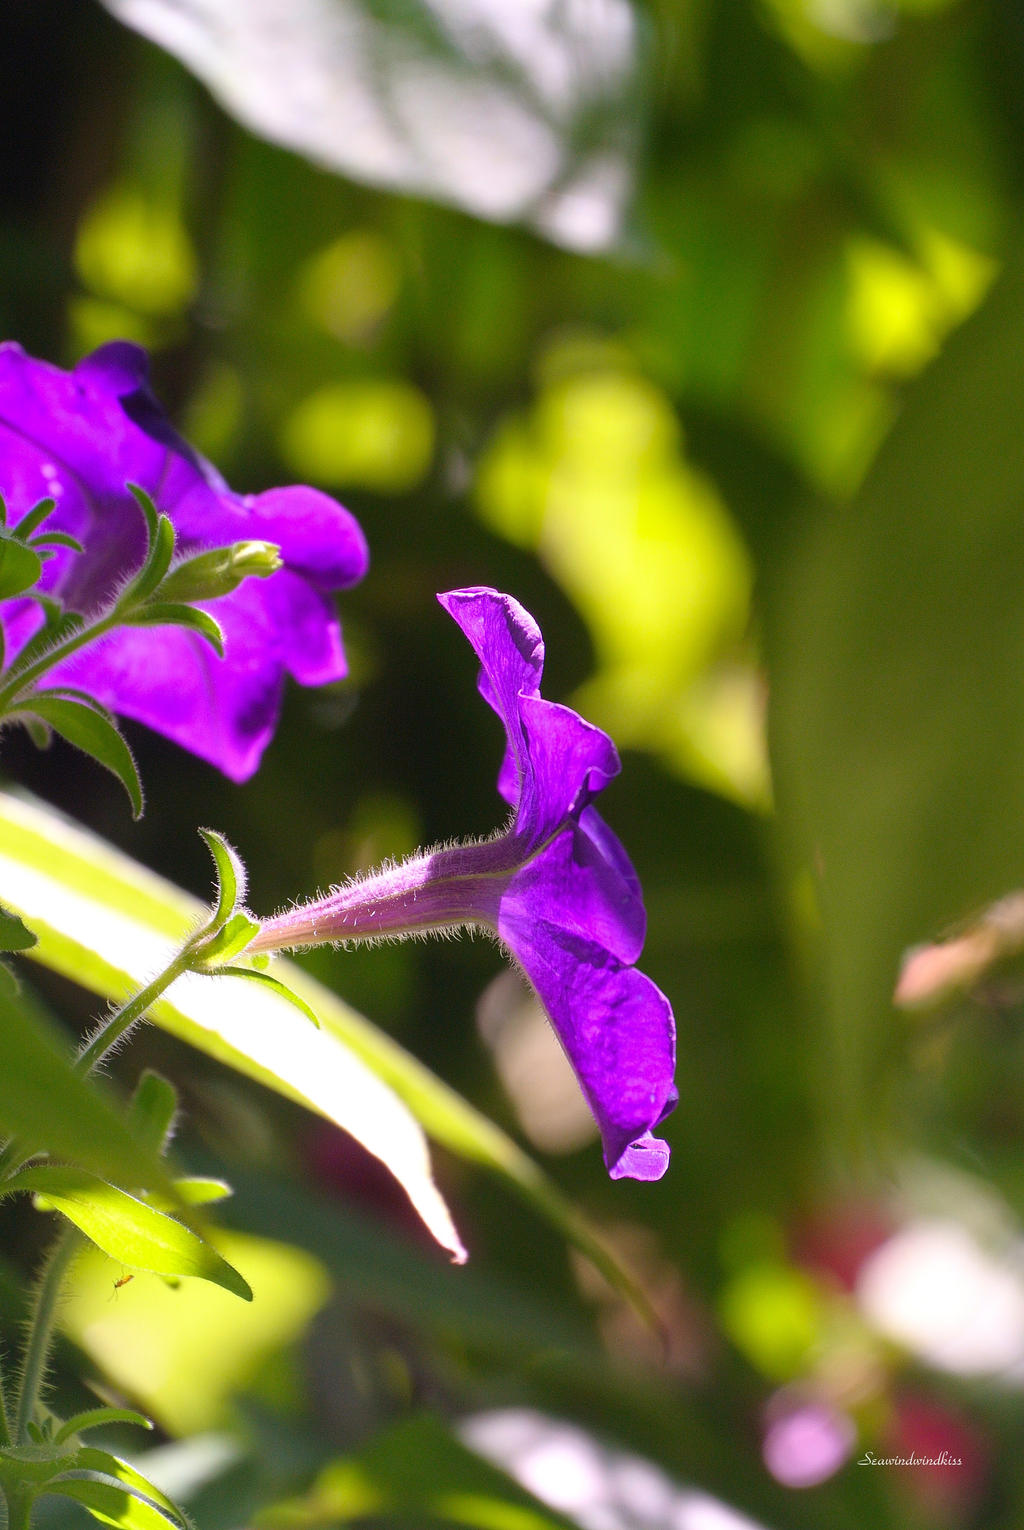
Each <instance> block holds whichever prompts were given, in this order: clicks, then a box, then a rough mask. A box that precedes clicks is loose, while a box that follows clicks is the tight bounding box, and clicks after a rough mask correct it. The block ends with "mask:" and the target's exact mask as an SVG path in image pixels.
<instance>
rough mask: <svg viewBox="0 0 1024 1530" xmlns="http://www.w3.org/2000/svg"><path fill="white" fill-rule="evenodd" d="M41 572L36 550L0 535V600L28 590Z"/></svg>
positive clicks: (40, 559)
mask: <svg viewBox="0 0 1024 1530" xmlns="http://www.w3.org/2000/svg"><path fill="white" fill-rule="evenodd" d="M42 572H43V560H42V558H40V556H39V554H38V553H37V552H33V550H32V548H31V547H26V546H25V544H24V542H18V541H16V540H15V539H14V537H12V536H9V535H4V536H0V600H8V599H10V597H11V596H12V595H21V594H23V593H24V591H25V590H30V589H31V588H32V586H33V585H35V584H38V582H39V578H40V576H41V574H42Z"/></svg>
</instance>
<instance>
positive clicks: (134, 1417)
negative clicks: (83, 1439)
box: [53, 1408, 153, 1445]
mask: <svg viewBox="0 0 1024 1530" xmlns="http://www.w3.org/2000/svg"><path fill="white" fill-rule="evenodd" d="M108 1424H136V1425H137V1426H138V1427H139V1428H140V1429H152V1427H153V1420H152V1419H151V1418H147V1417H146V1415H145V1414H144V1413H137V1412H136V1411H135V1409H134V1408H89V1409H88V1410H87V1411H86V1412H85V1413H76V1414H75V1415H74V1417H73V1418H69V1419H67V1420H66V1421H65V1422H64V1423H63V1424H62V1425H61V1426H60V1428H59V1429H58V1430H57V1433H56V1434H55V1435H54V1437H53V1443H54V1444H55V1445H62V1444H63V1443H64V1441H65V1440H70V1439H71V1438H72V1436H73V1435H76V1434H84V1433H85V1431H86V1430H87V1429H103V1428H105V1427H106V1425H108Z"/></svg>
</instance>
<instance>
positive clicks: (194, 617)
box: [127, 601, 224, 658]
mask: <svg viewBox="0 0 1024 1530" xmlns="http://www.w3.org/2000/svg"><path fill="white" fill-rule="evenodd" d="M127 620H128V621H129V622H130V623H131V625H132V626H133V627H189V628H191V630H192V631H193V632H198V634H199V636H200V637H201V638H205V639H206V641H207V642H208V643H209V645H210V647H211V648H212V649H213V650H214V652H215V653H216V654H218V656H219V657H220V658H223V657H224V633H223V632H222V631H221V626H220V623H219V622H218V621H216V620H215V619H214V618H213V617H212V616H211V615H210V613H209V611H203V610H201V609H200V607H199V606H181V605H172V604H171V603H170V602H169V601H156V602H155V603H153V604H152V605H148V606H143V607H142V608H141V609H140V610H138V611H133V612H132V613H131V616H130V617H128V618H127Z"/></svg>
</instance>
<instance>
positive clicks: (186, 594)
mask: <svg viewBox="0 0 1024 1530" xmlns="http://www.w3.org/2000/svg"><path fill="white" fill-rule="evenodd" d="M281 567H282V563H281V557H280V548H279V547H278V546H277V545H276V543H274V542H235V543H233V544H232V546H230V547H215V548H213V549H212V551H210V552H202V553H197V554H196V556H195V557H194V558H186V559H185V561H184V562H183V563H179V564H177V565H176V566H175V567H174V568H172V569H171V571H170V573H169V574H168V575H167V577H166V578H165V579H164V580H163V581H162V583H161V584H160V587H159V589H158V590H157V591H156V592H155V599H157V600H160V601H174V602H179V603H180V602H187V601H194V600H216V599H217V597H218V596H219V595H230V594H231V592H232V590H237V588H238V586H239V585H240V584H241V582H242V580H243V579H248V578H250V576H254V577H255V578H257V579H266V578H268V577H269V576H270V575H271V574H276V572H277V570H278V569H279V568H281Z"/></svg>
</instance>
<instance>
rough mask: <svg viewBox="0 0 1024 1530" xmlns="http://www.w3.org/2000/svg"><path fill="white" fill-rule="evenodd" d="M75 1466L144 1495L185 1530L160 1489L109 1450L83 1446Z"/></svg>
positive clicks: (139, 1415)
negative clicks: (104, 1476) (102, 1475)
mask: <svg viewBox="0 0 1024 1530" xmlns="http://www.w3.org/2000/svg"><path fill="white" fill-rule="evenodd" d="M107 1411H108V1412H114V1411H115V1410H114V1409H108V1410H107ZM135 1417H136V1418H139V1417H141V1414H136V1415H135ZM147 1424H148V1420H147ZM148 1427H149V1428H152V1425H151V1424H149V1425H148ZM75 1466H76V1468H77V1467H79V1466H81V1467H82V1468H83V1469H84V1470H86V1471H90V1472H103V1473H104V1474H105V1475H106V1476H107V1477H113V1478H114V1479H115V1481H117V1482H120V1483H121V1484H122V1485H123V1486H124V1487H126V1488H128V1489H129V1490H130V1491H132V1492H135V1493H141V1494H144V1495H145V1497H146V1498H151V1499H152V1501H153V1502H154V1503H155V1504H156V1505H157V1507H158V1508H161V1509H163V1511H164V1513H165V1514H166V1515H167V1517H168V1518H169V1519H170V1520H171V1521H172V1523H173V1524H176V1525H181V1526H183V1527H185V1530H187V1525H188V1521H187V1520H186V1519H185V1518H184V1517H183V1515H182V1514H181V1512H180V1510H179V1509H178V1508H177V1507H176V1506H175V1505H174V1504H173V1503H172V1502H171V1500H170V1499H169V1498H168V1497H167V1496H166V1494H164V1493H161V1491H160V1489H159V1488H158V1487H156V1486H154V1484H153V1483H152V1482H150V1481H149V1479H148V1478H147V1477H144V1476H143V1475H142V1473H141V1472H137V1471H136V1470H135V1468H134V1467H133V1466H129V1464H128V1462H127V1461H122V1460H121V1458H120V1456H115V1455H111V1453H110V1451H109V1450H98V1449H97V1448H96V1447H95V1446H94V1445H83V1446H82V1447H81V1448H80V1449H79V1450H78V1451H77V1452H76V1455H75Z"/></svg>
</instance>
